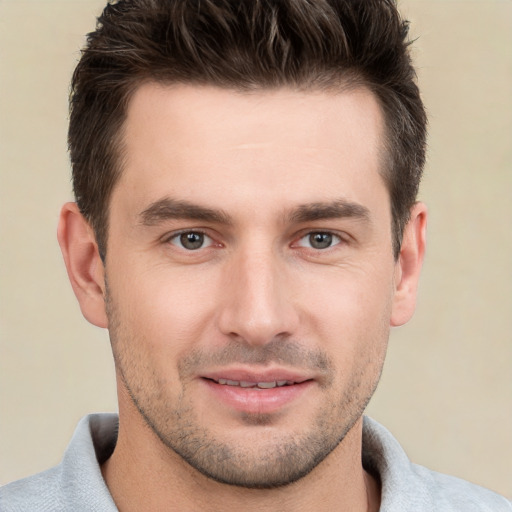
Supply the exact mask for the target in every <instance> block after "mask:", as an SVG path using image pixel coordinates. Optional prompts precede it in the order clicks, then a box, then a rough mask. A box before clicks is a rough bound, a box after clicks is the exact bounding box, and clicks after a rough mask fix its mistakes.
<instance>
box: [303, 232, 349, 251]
mask: <svg viewBox="0 0 512 512" xmlns="http://www.w3.org/2000/svg"><path fill="white" fill-rule="evenodd" d="M341 242H342V240H341V238H340V237H339V236H338V235H335V234H334V233H329V232H328V231H313V232H311V233H308V234H307V235H306V236H303V237H302V238H301V239H300V240H299V243H298V245H299V246H300V247H309V248H311V249H317V250H322V249H329V247H332V246H334V245H338V244H339V243H341Z"/></svg>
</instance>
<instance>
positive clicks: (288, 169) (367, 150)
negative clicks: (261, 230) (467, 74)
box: [114, 83, 383, 204]
mask: <svg viewBox="0 0 512 512" xmlns="http://www.w3.org/2000/svg"><path fill="white" fill-rule="evenodd" d="M382 132H383V118H382V113H381V109H380V107H379V105H378V102H377V100H376V99H375V97H374V95H373V94H372V93H371V92H369V91H368V90H366V89H363V88H360V89H355V90H350V91H343V92H337V93H334V92H319V91H311V92H310V91H308V92H300V91H296V90H291V89H277V90H257V91H252V92H237V91H232V90H226V89H220V88H216V87H206V86H191V85H174V86H163V85H158V84H154V83H149V84H144V85H143V86H141V87H140V88H139V89H138V90H137V91H136V92H135V94H134V95H133V97H132V99H131V101H130V103H129V105H128V111H127V119H126V122H125V126H124V141H123V142H124V144H123V146H124V150H125V155H124V158H123V161H124V166H123V171H122V175H121V179H120V181H119V183H118V184H117V185H116V189H115V190H114V195H115V193H116V190H118V189H121V190H122V189H128V190H129V191H130V193H131V194H133V195H134V196H136V197H135V199H138V200H140V201H141V202H144V201H145V202H148V201H154V200H156V199H158V196H163V195H166V194H167V195H170V196H172V197H176V196H178V197H179V199H185V200H193V201H197V200H198V199H199V200H205V201H206V202H208V201H210V200H211V198H212V197H214V196H215V197H217V198H219V197H220V198H222V197H229V198H230V200H234V197H235V196H238V197H239V199H240V204H244V201H246V200H248V199H250V198H252V197H253V196H254V193H255V191H256V190H258V193H260V194H263V195H264V196H266V195H269V194H272V193H275V190H276V189H277V190H281V191H286V192H287V193H286V196H285V197H283V198H282V201H284V202H286V201H287V200H289V201H290V202H293V201H298V202H310V201H311V200H324V199H329V198H328V197H325V196H326V195H329V193H330V191H332V189H333V188H334V187H335V188H336V189H337V194H336V195H337V196H340V195H346V194H349V195H350V194H352V195H354V194H356V190H358V189H359V191H362V190H363V189H365V188H366V189H368V186H369V184H370V182H373V183H374V184H376V185H380V186H383V182H382V179H381V177H380V171H381V162H382V161H383V159H382V158H381V146H382ZM226 187H229V194H228V193H227V192H228V190H226ZM356 195H357V194H356ZM262 199H263V198H262ZM246 204H249V203H246Z"/></svg>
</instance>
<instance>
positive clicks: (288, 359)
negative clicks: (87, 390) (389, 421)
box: [106, 84, 396, 487]
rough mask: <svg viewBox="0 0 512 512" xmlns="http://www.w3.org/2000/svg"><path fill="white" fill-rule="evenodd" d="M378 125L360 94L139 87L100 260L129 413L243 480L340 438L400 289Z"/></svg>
mask: <svg viewBox="0 0 512 512" xmlns="http://www.w3.org/2000/svg"><path fill="white" fill-rule="evenodd" d="M382 129H383V120H382V116H381V112H380V109H379V107H378V104H377V102H376V100H375V98H374V97H373V95H372V94H371V93H369V92H367V91H365V90H356V91H351V92H343V93H338V94H334V93H320V92H307V93H300V92H295V91H291V90H284V89H282V90H276V91H259V92H253V93H236V92H232V91H225V90H220V89H217V88H207V87H202V88H200V87H193V86H174V87H164V86H157V85H154V84H146V85H144V86H142V87H141V88H140V89H139V90H138V91H137V92H136V94H135V95H134V97H133V98H132V100H131V103H130V105H129V109H128V117H127V120H126V125H125V134H124V147H125V159H124V167H123V172H122V176H121V178H120V181H119V182H118V184H117V185H116V187H115V189H114V192H113V195H112V198H111V205H110V221H109V222H110V224H109V239H108V249H107V260H106V281H107V285H108V286H107V297H108V300H107V314H108V321H109V330H110V336H111V341H112V346H113V351H114V356H115V361H116V369H117V372H118V377H119V382H120V386H121V395H123V396H125V397H129V399H125V401H124V403H123V401H122V400H121V403H120V414H121V421H123V417H124V418H128V420H129V417H130V415H131V416H134V415H139V418H140V417H142V418H144V421H145V422H146V423H147V425H149V426H150V428H151V432H152V435H153V434H156V436H157V438H158V439H159V441H158V442H161V443H163V446H164V447H165V448H164V449H165V450H167V449H169V450H171V451H172V452H175V453H177V454H178V455H179V456H181V457H182V458H183V459H184V460H185V461H187V462H188V463H189V464H190V465H191V466H192V467H194V468H195V469H197V470H199V471H200V472H202V473H203V474H205V475H207V476H209V477H211V478H213V479H215V480H217V481H220V482H225V483H230V484H234V485H241V486H246V487H274V486H278V485H284V484H287V483H290V482H293V481H295V480H297V479H299V478H300V477H302V476H304V475H305V474H307V473H308V472H310V471H311V470H312V469H313V468H314V467H315V466H316V465H318V464H319V463H320V462H321V461H322V460H324V459H325V457H327V455H329V454H330V453H331V452H332V451H333V450H335V449H336V447H338V445H339V444H340V442H341V441H342V440H343V439H344V437H345V435H346V434H347V432H349V431H350V430H351V428H352V427H353V426H354V425H355V424H356V423H357V422H358V420H359V419H360V417H361V414H362V412H363V410H364V408H365V406H366V404H367V402H368V400H369V399H370V397H371V395H372V393H373V391H374V389H375V386H376V385H377V381H378V379H379V376H380V372H381V368H382V363H383V360H384V354H385V349H386V344H387V339H388V334H389V325H390V317H391V311H392V302H393V296H394V293H395V289H396V286H395V274H396V272H395V270H396V264H395V261H394V259H393V254H392V243H391V240H392V236H391V217H390V202H389V197H388V193H387V190H386V187H385V185H384V182H383V180H382V178H381V176H380V171H381V165H382V155H381V152H380V147H381V144H380V143H381V141H382ZM125 421H126V419H125Z"/></svg>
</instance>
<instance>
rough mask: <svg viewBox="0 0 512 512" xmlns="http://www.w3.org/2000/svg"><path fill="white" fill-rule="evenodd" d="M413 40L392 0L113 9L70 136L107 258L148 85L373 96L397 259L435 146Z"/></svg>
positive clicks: (84, 77)
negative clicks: (129, 130)
mask: <svg viewBox="0 0 512 512" xmlns="http://www.w3.org/2000/svg"><path fill="white" fill-rule="evenodd" d="M407 33H408V23H407V22H406V21H403V20H402V19H401V17H400V15H399V13H398V11H397V9H396V5H395V2H394V1H393V0H119V1H117V2H109V4H108V5H107V6H106V7H105V9H104V11H103V13H102V15H101V16H100V17H99V18H98V23H97V27H96V30H95V31H94V32H92V33H90V34H89V35H88V38H87V44H86V47H85V48H84V50H83V52H82V57H81V59H80V62H79V63H78V65H77V67H76V69H75V72H74V75H73V79H72V89H71V97H70V124H69V138H68V142H69V150H70V155H71V163H72V168H73V188H74V192H75V197H76V200H77V203H78V206H79V208H80V211H81V212H82V214H83V215H84V216H85V218H86V219H87V220H88V221H89V222H90V224H91V225H92V227H93V229H94V231H95V235H96V239H97V242H98V247H99V250H100V254H101V255H102V257H104V256H105V252H106V245H107V231H108V205H109V199H110V195H111V192H112V189H113V186H114V185H115V183H116V180H117V179H118V177H119V174H120V172H121V167H122V127H123V122H124V120H125V116H126V108H127V104H128V101H129V99H130V97H131V95H132V94H133V92H134V91H135V90H136V89H137V87H138V86H140V85H141V84H142V83H143V82H146V81H156V82H161V83H189V84H198V85H200V84H208V85H216V86H219V87H224V88H231V89H237V90H243V89H258V88H260V89H261V88H266V89H268V88H277V87H283V86H287V87H294V88H298V89H301V90H307V89H326V90H327V89H332V88H340V87H341V86H344V87H346V86H347V85H348V86H365V87H367V88H369V89H370V90H371V91H372V92H373V93H374V94H375V95H376V97H377V98H378V100H379V102H380V105H381V108H382V110H383V112H384V116H385V121H386V135H385V149H386V157H387V158H386V165H385V168H384V169H383V170H382V175H383V177H384V179H385V182H386V185H387V187H388V190H389V194H390V199H391V210H392V212H391V213H392V219H393V226H392V228H393V249H394V254H395V257H397V256H398V253H399V250H400V245H401V240H402V233H403V228H404V226H405V224H406V223H407V221H408V219H409V212H410V208H411V207H412V205H413V204H414V202H415V200H416V195H417V192H418V186H419V182H420V179H421V174H422V171H423V166H424V162H425V145H426V142H425V140H426V122H427V121H426V115H425V111H424V108H423V104H422V101H421V98H420V94H419V90H418V87H417V85H416V75H415V71H414V68H413V66H412V63H411V59H410V55H409V49H408V46H409V42H408V39H407ZM340 122H341V121H340Z"/></svg>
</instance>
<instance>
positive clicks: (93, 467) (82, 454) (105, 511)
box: [0, 414, 512, 512]
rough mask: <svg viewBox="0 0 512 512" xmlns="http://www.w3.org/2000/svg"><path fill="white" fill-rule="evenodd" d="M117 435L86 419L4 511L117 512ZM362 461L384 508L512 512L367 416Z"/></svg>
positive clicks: (112, 420) (4, 503)
mask: <svg viewBox="0 0 512 512" xmlns="http://www.w3.org/2000/svg"><path fill="white" fill-rule="evenodd" d="M116 440H117V415H115V414H91V415H89V416H86V417H85V418H83V419H82V420H81V421H80V423H79V424H78V427H77V429H76V431H75V434H74V435H73V438H72V440H71V443H70V444H69V446H68V448H67V450H66V453H65V455H64V458H63V460H62V462H61V463H60V464H59V465H58V466H56V467H55V468H53V469H50V470H48V471H45V472H43V473H39V474H38V475H35V476H32V477H29V478H25V479H23V480H18V481H17V482H13V483H11V484H8V485H6V486H4V487H2V488H0V511H1V512H63V511H71V512H86V511H87V512H91V511H101V512H115V511H116V510H117V508H116V506H115V504H114V502H113V500H112V497H111V496H110V493H109V491H108V489H107V486H106V485H105V482H104V480H103V478H102V476H101V470H100V464H101V463H102V462H103V461H105V460H106V459H108V457H109V456H110V454H111V453H112V451H113V449H114V446H115V443H116ZM363 464H364V466H365V468H366V469H367V470H368V471H370V472H372V473H374V474H375V475H379V478H380V479H381V481H382V504H381V508H380V512H455V511H457V512H512V502H510V501H508V500H507V499H505V498H503V497H502V496H499V495H498V494H495V493H493V492H491V491H489V490H487V489H484V488H482V487H479V486H476V485H473V484H470V483H469V482H465V481H464V480H460V479H458V478H454V477H451V476H447V475H442V474H440V473H435V472H433V471H429V470H428V469H426V468H424V467H422V466H418V465H416V464H412V463H411V462H410V461H409V459H408V458H407V455H406V454H405V453H404V451H403V450H402V448H401V447H400V445H399V444H398V442H397V441H396V440H395V438H394V437H393V436H392V435H391V434H390V433H389V432H388V431H387V430H386V429H385V428H384V427H382V426H381V425H379V424H378V423H377V422H376V421H374V420H371V419H370V418H365V419H364V430H363Z"/></svg>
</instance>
